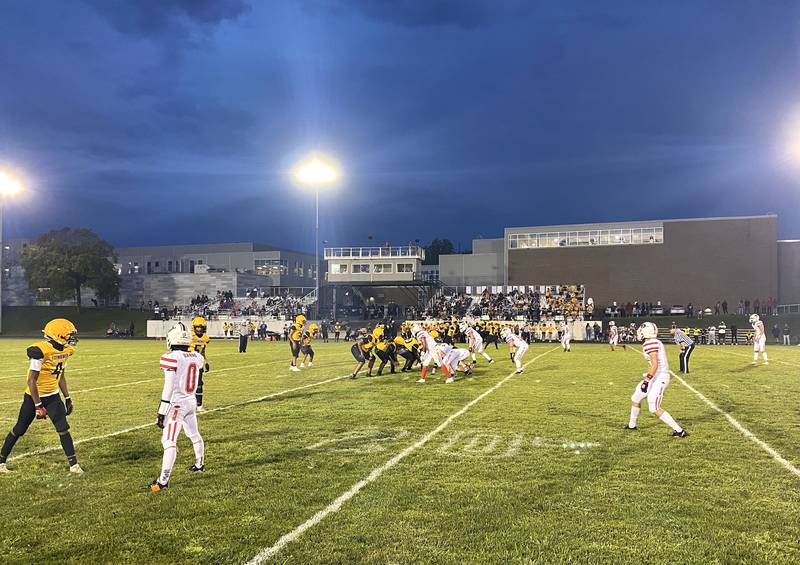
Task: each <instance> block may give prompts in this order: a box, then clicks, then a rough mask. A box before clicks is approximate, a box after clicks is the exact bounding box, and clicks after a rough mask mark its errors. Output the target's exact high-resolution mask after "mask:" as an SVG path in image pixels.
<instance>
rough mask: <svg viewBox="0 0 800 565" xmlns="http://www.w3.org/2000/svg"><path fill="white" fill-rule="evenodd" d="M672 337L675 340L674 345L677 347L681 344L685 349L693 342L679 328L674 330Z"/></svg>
mask: <svg viewBox="0 0 800 565" xmlns="http://www.w3.org/2000/svg"><path fill="white" fill-rule="evenodd" d="M673 337H674V338H675V343H676V344H678V345H681V344H683V345H685V346H686V347H689V346H690V345H694V341H692V338H690V337H689V336H688V335H686V333H685V332H684V331H683V330H681V329H680V328H675V335H674V336H673Z"/></svg>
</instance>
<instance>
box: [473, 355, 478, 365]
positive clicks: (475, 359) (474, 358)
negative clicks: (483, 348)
mask: <svg viewBox="0 0 800 565" xmlns="http://www.w3.org/2000/svg"><path fill="white" fill-rule="evenodd" d="M477 360H478V359H477V358H476V357H475V354H474V353H473V354H472V362H473V363H474V362H475V361H477Z"/></svg>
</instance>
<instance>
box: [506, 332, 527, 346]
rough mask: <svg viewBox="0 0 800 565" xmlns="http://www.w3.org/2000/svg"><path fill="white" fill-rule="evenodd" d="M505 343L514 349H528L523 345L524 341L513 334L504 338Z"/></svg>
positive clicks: (525, 344)
mask: <svg viewBox="0 0 800 565" xmlns="http://www.w3.org/2000/svg"><path fill="white" fill-rule="evenodd" d="M506 343H508V345H513V346H514V347H523V346H525V347H526V348H527V347H528V344H527V343H525V340H524V339H522V338H521V337H519V336H518V335H517V334H515V333H513V332H512V333H510V334H508V337H507V338H506Z"/></svg>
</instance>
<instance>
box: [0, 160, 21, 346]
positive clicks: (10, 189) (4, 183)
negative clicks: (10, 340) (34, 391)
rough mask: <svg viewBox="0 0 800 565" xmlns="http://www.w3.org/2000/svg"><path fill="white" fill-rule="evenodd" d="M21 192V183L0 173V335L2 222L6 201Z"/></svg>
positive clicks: (0, 313) (0, 330) (0, 309)
mask: <svg viewBox="0 0 800 565" xmlns="http://www.w3.org/2000/svg"><path fill="white" fill-rule="evenodd" d="M21 191H22V183H21V182H20V181H19V179H17V178H16V177H14V176H13V175H12V174H11V173H8V172H6V171H0V333H3V278H5V261H4V259H3V258H4V256H5V240H4V238H3V220H4V216H5V207H6V200H7V199H9V198H13V197H14V196H16V195H17V194H19V193H20V192H21Z"/></svg>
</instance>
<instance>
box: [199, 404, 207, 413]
mask: <svg viewBox="0 0 800 565" xmlns="http://www.w3.org/2000/svg"><path fill="white" fill-rule="evenodd" d="M197 411H198V412H205V411H206V409H205V408H203V406H202V405H200V406H198V407H197Z"/></svg>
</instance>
